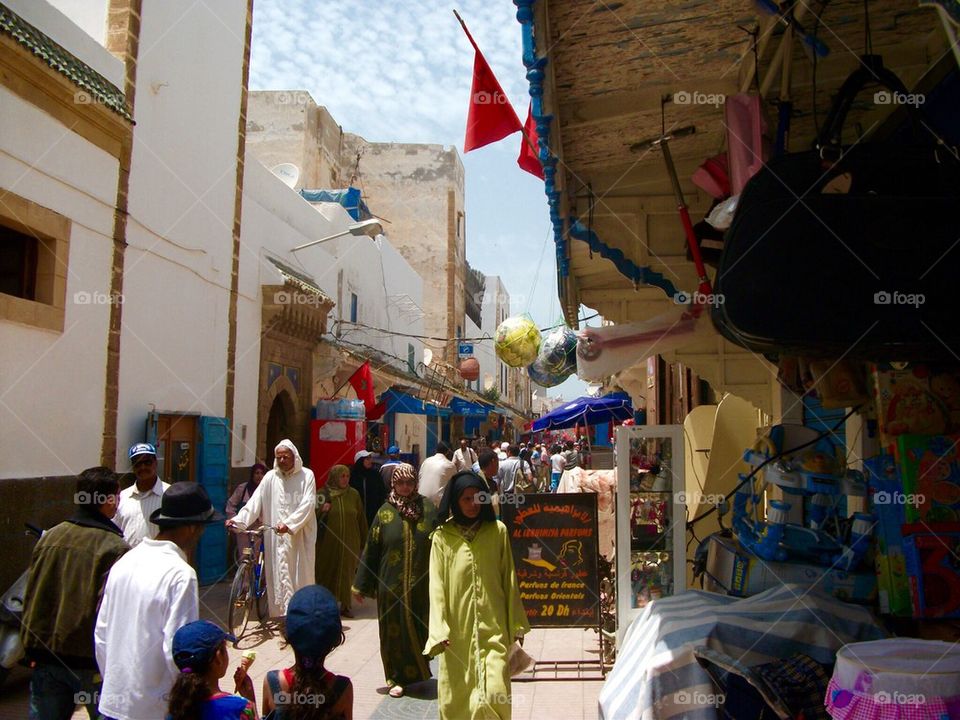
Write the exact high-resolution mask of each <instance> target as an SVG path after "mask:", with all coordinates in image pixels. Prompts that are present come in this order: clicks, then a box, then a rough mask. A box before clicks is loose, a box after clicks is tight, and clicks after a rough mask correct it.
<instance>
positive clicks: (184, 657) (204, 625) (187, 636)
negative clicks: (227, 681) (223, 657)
mask: <svg viewBox="0 0 960 720" xmlns="http://www.w3.org/2000/svg"><path fill="white" fill-rule="evenodd" d="M224 640H229V641H230V642H236V641H237V638H236V637H234V636H233V635H231V634H230V633H228V632H226V631H225V630H223V629H221V628H220V626H219V625H216V624H214V623H212V622H210V621H209V620H197V621H195V622H191V623H187V624H186V625H184V626H183V627H182V628H180V629H179V630H177V632H176V633H175V634H174V636H173V662H175V663H176V665H177V667H178V668H180V670H181V671H187V670H190V671H193V672H202V669H203V668H205V667H206V666H207V665H209V664H210V661H211V660H213V656H214V654H215V653H216V652H217V648H219V647H220V645H221V644H222V643H223V641H224Z"/></svg>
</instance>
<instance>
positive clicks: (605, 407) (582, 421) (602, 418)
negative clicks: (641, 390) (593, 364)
mask: <svg viewBox="0 0 960 720" xmlns="http://www.w3.org/2000/svg"><path fill="white" fill-rule="evenodd" d="M632 417H633V405H632V404H631V403H630V396H629V395H627V394H626V393H611V394H610V395H604V396H603V397H598V398H594V397H581V398H577V399H576V400H573V401H572V402H569V403H566V404H564V405H561V406H560V407H558V408H557V409H556V410H552V411H551V412H548V413H547V414H546V415H544V416H543V417H541V418H538V419H537V420H534V421H533V428H532V429H533V432H539V431H541V430H561V429H563V428H571V427H574V426H576V425H596V424H597V423H604V422H610V421H612V420H627V419H629V418H632Z"/></svg>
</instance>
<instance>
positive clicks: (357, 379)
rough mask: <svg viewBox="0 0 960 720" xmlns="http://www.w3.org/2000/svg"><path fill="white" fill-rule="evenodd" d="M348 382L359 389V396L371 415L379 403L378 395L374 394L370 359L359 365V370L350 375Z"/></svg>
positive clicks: (355, 388) (367, 412)
mask: <svg viewBox="0 0 960 720" xmlns="http://www.w3.org/2000/svg"><path fill="white" fill-rule="evenodd" d="M348 382H349V383H350V384H351V385H353V389H354V390H356V391H357V398H358V399H360V400H363V407H364V410H365V411H366V414H367V415H369V414H370V413H371V412H373V409H374V407H375V406H376V404H377V400H376V397H375V396H374V394H373V373H372V372H371V371H370V361H369V360H367V361H366V362H365V363H363V365H361V366H360V367H358V368H357V371H356V372H355V373H353V375H351V376H350V380H349V381H348Z"/></svg>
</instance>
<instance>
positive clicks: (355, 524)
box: [314, 465, 367, 617]
mask: <svg viewBox="0 0 960 720" xmlns="http://www.w3.org/2000/svg"><path fill="white" fill-rule="evenodd" d="M319 495H325V497H324V498H320V497H319ZM317 503H318V506H319V507H318V510H317V514H318V520H319V523H318V525H319V532H318V533H317V534H318V536H319V540H318V541H317V556H316V561H315V565H314V568H315V570H316V582H317V584H318V585H323V586H324V587H325V588H327V589H328V590H329V591H330V592H331V593H333V596H334V597H335V598H336V599H337V602H338V603H340V612H341V614H342V615H344V617H353V614H352V613H351V612H350V602H351V598H350V584H351V583H352V582H353V576H354V575H355V574H356V572H357V563H358V562H359V560H360V551H361V550H362V549H363V541H364V539H365V538H366V536H367V518H366V515H364V513H363V501H362V500H361V499H360V493H358V492H357V491H356V490H354V489H353V488H352V487H350V468H348V467H347V466H346V465H334V466H333V467H332V468H330V474H329V476H328V479H327V486H326V487H325V488H324V489H323V491H321V493H319V494H318V498H317Z"/></svg>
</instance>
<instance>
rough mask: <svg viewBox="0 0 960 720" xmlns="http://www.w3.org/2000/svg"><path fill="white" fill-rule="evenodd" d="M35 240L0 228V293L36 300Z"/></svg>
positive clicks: (9, 229)
mask: <svg viewBox="0 0 960 720" xmlns="http://www.w3.org/2000/svg"><path fill="white" fill-rule="evenodd" d="M37 245H38V243H37V239H36V238H35V237H31V236H30V235H26V234H25V233H22V232H18V231H17V230H14V229H13V228H9V227H5V226H0V292H2V293H6V294H7V295H13V296H14V297H18V298H23V299H24V300H36V299H37Z"/></svg>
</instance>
